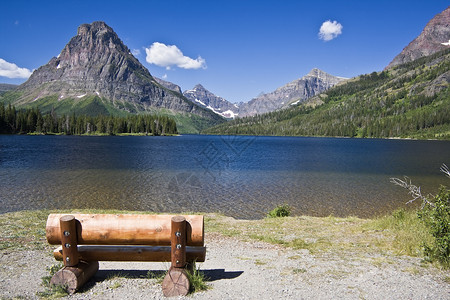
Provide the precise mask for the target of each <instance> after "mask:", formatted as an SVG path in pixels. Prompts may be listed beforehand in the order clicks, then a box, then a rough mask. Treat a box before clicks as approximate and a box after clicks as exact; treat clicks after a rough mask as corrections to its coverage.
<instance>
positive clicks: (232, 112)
mask: <svg viewBox="0 0 450 300" xmlns="http://www.w3.org/2000/svg"><path fill="white" fill-rule="evenodd" d="M183 95H184V96H185V97H186V98H187V99H189V100H190V101H192V102H194V103H197V104H199V105H201V106H202V107H204V108H207V109H210V110H212V111H213V112H215V113H216V114H218V115H221V116H223V117H225V118H231V119H234V117H235V116H237V115H238V114H239V107H238V106H237V105H236V104H233V103H231V102H229V101H227V100H225V99H223V98H222V97H219V96H216V95H214V94H213V93H211V92H210V91H208V90H207V89H205V88H204V87H203V86H202V85H201V84H197V85H196V86H195V87H194V88H193V89H192V90H187V91H185V92H184V93H183Z"/></svg>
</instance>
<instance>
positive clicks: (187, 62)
mask: <svg viewBox="0 0 450 300" xmlns="http://www.w3.org/2000/svg"><path fill="white" fill-rule="evenodd" d="M145 53H147V57H146V58H145V60H146V61H147V62H148V63H150V64H155V65H157V66H160V67H166V69H167V70H170V68H171V67H172V66H177V67H179V68H183V69H200V68H203V69H206V61H205V60H204V59H203V58H202V57H201V56H199V57H197V59H192V58H190V57H188V56H184V54H183V52H181V50H180V49H178V47H177V46H175V45H165V44H163V43H158V42H155V43H153V44H152V45H151V46H150V48H145Z"/></svg>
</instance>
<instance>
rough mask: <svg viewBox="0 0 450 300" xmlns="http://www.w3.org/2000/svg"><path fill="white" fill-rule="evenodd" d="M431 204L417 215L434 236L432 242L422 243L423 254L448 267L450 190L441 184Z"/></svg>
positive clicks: (449, 254) (449, 261)
mask: <svg viewBox="0 0 450 300" xmlns="http://www.w3.org/2000/svg"><path fill="white" fill-rule="evenodd" d="M432 203H433V204H434V207H433V206H427V207H425V208H424V209H423V210H421V211H419V213H418V215H419V218H420V219H421V220H423V222H424V223H425V224H426V225H427V227H428V228H429V230H430V233H431V234H432V235H433V237H434V242H433V243H432V244H424V245H423V246H424V252H425V256H426V257H427V258H428V259H429V260H430V261H435V260H436V261H439V262H440V263H441V265H442V266H444V267H446V268H449V267H450V190H448V189H447V188H445V187H443V186H441V188H440V189H439V193H438V194H437V195H436V196H435V197H434V201H432Z"/></svg>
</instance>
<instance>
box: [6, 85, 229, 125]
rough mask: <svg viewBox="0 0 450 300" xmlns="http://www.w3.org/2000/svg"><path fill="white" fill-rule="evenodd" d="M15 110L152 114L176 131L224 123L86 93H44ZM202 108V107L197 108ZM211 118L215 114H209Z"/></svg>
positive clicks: (9, 97) (11, 96) (12, 96)
mask: <svg viewBox="0 0 450 300" xmlns="http://www.w3.org/2000/svg"><path fill="white" fill-rule="evenodd" d="M20 96H21V94H20V92H17V91H9V92H6V93H4V94H3V95H0V104H1V103H5V104H8V103H14V101H15V100H16V99H18V98H20ZM16 107H17V109H32V108H38V109H39V110H40V111H41V112H42V114H47V113H50V112H54V113H56V114H57V115H72V114H76V115H85V116H90V117H96V116H99V115H101V116H115V117H127V116H132V115H136V114H144V115H148V114H152V115H155V116H167V117H170V118H172V119H174V120H175V121H176V123H177V128H178V131H179V132H180V133H199V132H200V131H201V130H203V129H205V128H208V127H211V126H214V125H217V124H219V123H221V122H224V119H223V118H221V117H220V116H218V115H217V117H216V118H214V119H213V118H211V117H209V118H206V117H201V116H198V115H194V114H189V113H182V112H174V111H171V110H169V109H164V108H154V109H149V108H148V107H143V106H140V105H138V104H133V103H129V102H126V101H115V102H111V101H109V100H107V99H103V98H101V97H99V96H95V95H94V96H92V95H91V96H86V97H83V98H81V99H74V98H68V99H64V101H58V96H57V95H54V96H47V97H43V98H40V99H38V100H36V101H34V102H31V103H27V104H23V105H16ZM199 109H202V108H199ZM209 115H211V116H213V117H215V116H216V115H214V114H209Z"/></svg>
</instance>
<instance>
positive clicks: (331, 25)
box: [319, 20, 343, 42]
mask: <svg viewBox="0 0 450 300" xmlns="http://www.w3.org/2000/svg"><path fill="white" fill-rule="evenodd" d="M342 28H343V26H342V25H341V24H340V23H338V22H337V21H333V22H331V20H328V21H325V22H323V24H322V26H320V30H319V38H320V39H321V40H324V41H326V42H327V41H331V40H332V39H334V38H336V37H337V36H338V35H340V34H342Z"/></svg>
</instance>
